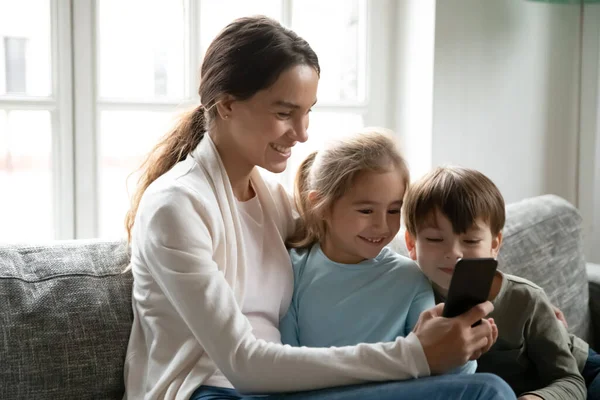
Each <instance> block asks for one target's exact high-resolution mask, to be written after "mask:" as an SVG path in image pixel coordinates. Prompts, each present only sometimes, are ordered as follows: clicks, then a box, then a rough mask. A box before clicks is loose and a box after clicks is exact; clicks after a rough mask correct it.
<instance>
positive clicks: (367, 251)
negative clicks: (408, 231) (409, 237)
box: [321, 168, 406, 264]
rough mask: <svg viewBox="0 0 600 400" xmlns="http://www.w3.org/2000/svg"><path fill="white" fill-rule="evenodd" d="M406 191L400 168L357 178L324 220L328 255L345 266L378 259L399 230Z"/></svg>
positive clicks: (322, 245) (360, 174) (325, 247)
mask: <svg viewBox="0 0 600 400" xmlns="http://www.w3.org/2000/svg"><path fill="white" fill-rule="evenodd" d="M405 189H406V188H405V184H404V179H403V177H402V175H401V173H400V172H399V171H398V169H397V168H393V169H391V170H389V171H386V172H370V171H365V172H361V173H359V174H357V176H356V177H355V179H354V183H353V185H352V186H351V188H350V190H348V191H347V192H346V193H345V194H344V196H342V197H341V198H340V199H339V200H338V201H337V202H335V203H334V204H333V207H332V208H331V210H330V211H329V212H327V214H326V215H325V216H324V220H325V224H326V234H325V238H324V240H323V242H322V243H321V247H322V249H323V252H324V253H325V255H327V257H328V258H329V259H331V260H332V261H335V262H339V263H344V264H356V263H359V262H361V261H363V260H365V259H370V258H375V257H376V256H377V255H378V254H379V253H380V252H381V250H382V249H383V247H384V246H386V245H388V244H389V243H390V242H391V241H392V239H393V238H394V237H395V236H396V234H397V233H398V231H399V230H400V209H401V207H402V199H403V198H404V191H405Z"/></svg>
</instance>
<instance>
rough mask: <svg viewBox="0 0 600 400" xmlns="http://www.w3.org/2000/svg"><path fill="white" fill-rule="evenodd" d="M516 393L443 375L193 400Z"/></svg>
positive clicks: (486, 380)
mask: <svg viewBox="0 0 600 400" xmlns="http://www.w3.org/2000/svg"><path fill="white" fill-rule="evenodd" d="M515 398H516V396H515V393H514V392H513V391H512V389H511V388H510V386H508V384H507V383H506V382H504V381H503V380H502V379H501V378H499V377H498V376H496V375H492V374H483V373H481V374H473V375H441V376H434V377H428V378H421V379H411V380H406V381H400V382H388V383H370V384H365V385H356V386H344V387H336V388H330V389H322V390H312V391H308V392H296V393H288V394H275V395H268V396H242V395H240V394H239V393H237V392H236V391H235V390H233V389H224V388H216V387H212V386H200V387H199V388H198V389H197V390H196V391H195V392H194V393H193V394H192V397H190V400H252V399H254V400H410V399H419V400H453V399H462V400H504V399H513V400H514V399H515Z"/></svg>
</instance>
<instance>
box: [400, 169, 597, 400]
mask: <svg viewBox="0 0 600 400" xmlns="http://www.w3.org/2000/svg"><path fill="white" fill-rule="evenodd" d="M403 213H404V220H405V222H406V234H405V237H406V245H407V248H408V251H409V254H410V257H411V258H412V259H413V260H415V261H417V264H419V266H420V267H421V269H422V270H423V272H424V273H425V275H427V277H428V278H429V279H430V280H431V281H432V284H433V287H434V290H435V292H436V295H437V296H438V298H439V299H440V300H441V301H443V299H444V297H445V296H446V295H447V292H448V288H449V286H450V280H451V279H452V274H453V271H454V265H455V263H456V261H457V260H458V259H459V258H481V257H494V258H495V257H496V256H497V255H498V251H499V250H500V246H501V244H502V229H503V227H504V222H505V208H504V199H503V197H502V195H501V194H500V191H499V190H498V188H497V187H496V185H494V183H493V182H492V181H491V180H490V179H488V178H487V177H486V176H485V175H483V174H482V173H480V172H478V171H474V170H471V169H466V168H459V167H443V168H437V169H435V170H434V171H432V172H430V173H429V174H427V175H425V176H424V177H423V178H422V179H420V180H419V181H418V182H416V183H415V184H414V185H412V186H411V187H410V189H409V190H408V192H407V194H406V197H405V200H404V206H403ZM489 300H490V301H492V302H493V304H494V311H493V312H492V314H490V316H489V317H490V318H493V319H494V321H495V323H496V325H497V326H498V331H499V334H498V340H497V341H496V343H495V344H494V346H493V347H492V348H491V349H490V351H489V352H488V353H486V354H484V355H483V356H482V357H481V358H480V359H479V360H478V364H479V368H478V371H480V372H492V373H495V374H497V375H499V376H500V377H502V378H503V379H504V380H506V381H507V382H508V384H509V385H510V386H511V387H512V388H513V390H514V391H515V393H516V394H517V395H518V396H521V397H519V399H522V400H526V399H527V400H529V399H531V400H533V399H540V398H541V399H546V400H548V399H565V400H566V399H570V400H576V399H581V400H584V399H586V381H585V380H584V378H583V377H582V374H581V373H580V371H582V372H583V374H584V375H586V373H589V372H590V371H591V368H593V366H592V365H591V364H590V361H592V362H593V361H594V360H593V358H594V357H593V356H591V355H590V358H592V360H589V361H588V363H586V358H587V357H588V349H589V346H588V345H587V343H585V342H584V341H583V340H581V339H579V338H577V337H574V336H571V337H570V336H569V334H568V333H567V330H566V329H565V327H564V326H563V325H562V323H560V322H559V321H558V320H557V319H556V316H555V313H554V310H553V307H552V305H551V304H550V302H549V300H548V298H547V297H546V295H545V293H544V291H543V290H542V289H541V288H540V287H538V286H537V285H535V284H533V283H531V282H529V281H527V280H525V279H521V278H518V277H515V276H511V275H508V274H503V273H501V272H497V273H496V276H495V278H494V281H493V284H492V288H491V290H490V296H489ZM590 354H592V352H590ZM584 366H585V368H584ZM586 378H587V376H586ZM590 378H591V379H593V377H590ZM589 383H590V381H588V384H589ZM591 395H592V393H590V398H591Z"/></svg>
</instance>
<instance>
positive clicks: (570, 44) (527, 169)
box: [393, 0, 600, 263]
mask: <svg viewBox="0 0 600 400" xmlns="http://www.w3.org/2000/svg"><path fill="white" fill-rule="evenodd" d="M395 15H396V20H397V26H396V32H395V42H394V43H393V46H394V48H395V49H396V60H395V67H394V72H395V76H393V78H394V80H395V83H394V84H395V89H396V98H395V104H394V109H395V115H394V117H395V120H394V125H393V126H394V128H395V129H396V130H397V132H398V133H399V134H400V136H401V137H402V138H403V141H404V144H405V148H406V151H407V155H408V159H409V163H410V165H411V170H412V172H413V175H414V176H418V175H420V174H422V173H423V172H425V171H427V170H428V169H429V168H431V166H434V165H440V164H459V165H464V166H468V167H472V168H477V169H479V170H481V171H483V172H484V173H486V174H487V175H488V176H490V177H491V178H492V179H493V180H494V181H495V182H496V183H497V184H498V186H499V187H500V189H501V190H502V192H503V194H504V196H505V198H506V200H507V202H514V201H518V200H521V199H523V198H527V197H531V196H538V195H542V194H546V193H553V194H557V195H559V196H561V197H563V198H565V199H567V200H568V201H570V202H571V203H573V204H575V205H576V206H577V207H578V208H579V210H580V212H581V214H582V217H583V229H584V234H585V238H586V256H587V259H588V260H589V261H593V262H597V263H598V262H600V96H599V94H600V89H599V84H600V71H599V69H600V4H591V5H586V6H585V8H584V13H583V15H584V23H583V26H581V23H580V21H581V7H580V6H579V5H573V4H571V5H561V4H547V3H540V2H533V1H527V0H494V1H481V0H440V1H435V0H402V1H398V2H397V3H396V10H395ZM582 28H583V31H580V29H582ZM581 50H583V53H582V52H581ZM582 54H583V57H580V56H581V55H582Z"/></svg>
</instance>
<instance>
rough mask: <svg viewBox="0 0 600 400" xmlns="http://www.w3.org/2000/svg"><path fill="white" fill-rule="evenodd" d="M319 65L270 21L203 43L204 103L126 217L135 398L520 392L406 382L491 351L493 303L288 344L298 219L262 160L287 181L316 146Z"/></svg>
mask: <svg viewBox="0 0 600 400" xmlns="http://www.w3.org/2000/svg"><path fill="white" fill-rule="evenodd" d="M319 72H320V69H319V64H318V59H317V56H316V55H315V53H314V52H313V51H312V49H311V48H310V46H309V45H308V44H307V43H306V42H305V41H304V40H303V39H301V38H299V37H298V36H297V35H296V34H295V33H293V32H292V31H290V30H288V29H285V28H283V27H282V26H281V25H279V24H278V23H277V22H275V21H272V20H270V19H267V18H265V17H256V18H242V19H239V20H236V21H234V22H233V23H231V24H230V25H228V26H227V27H226V28H225V29H224V30H223V31H222V32H221V33H220V34H219V36H218V37H217V38H216V39H215V40H214V41H213V43H212V44H211V45H210V47H209V48H208V50H207V53H206V56H205V59H204V62H203V64H202V70H201V83H200V89H199V94H200V98H201V102H202V105H201V106H199V107H197V108H196V109H195V110H194V111H192V112H191V113H190V114H189V115H187V116H185V117H184V118H183V119H182V120H181V121H180V123H179V124H178V126H177V127H176V128H175V129H174V130H173V131H172V132H171V133H170V134H169V135H167V136H166V137H165V139H164V140H163V141H162V142H161V143H159V144H158V145H157V147H156V148H155V149H154V150H153V152H152V153H151V154H150V156H149V158H148V160H147V162H146V164H145V170H144V172H143V175H142V177H141V180H140V186H139V188H138V191H137V193H136V194H135V196H134V198H133V204H132V208H131V210H130V212H129V214H128V216H127V221H126V225H127V229H128V232H129V235H130V241H131V246H132V258H131V267H132V272H133V276H134V287H133V311H134V323H133V327H132V332H131V337H130V341H129V346H128V349H127V357H126V362H125V384H126V391H127V395H126V396H127V397H129V398H131V399H141V398H144V399H158V398H160V399H189V398H193V399H214V398H220V399H223V398H225V399H239V398H242V395H241V394H240V393H278V392H279V393H289V392H298V391H307V390H314V389H322V388H332V387H339V386H344V385H352V384H359V383H366V382H381V381H401V380H406V381H404V382H395V383H390V384H381V385H366V386H361V387H350V388H348V387H346V388H334V389H329V390H326V391H313V392H309V393H297V394H290V395H282V396H279V397H285V398H288V397H289V398H311V399H312V398H332V397H333V396H337V397H336V398H344V399H352V398H362V399H365V398H366V399H369V398H377V399H386V398H394V399H402V398H404V397H402V396H408V397H407V398H413V397H415V396H427V397H426V398H435V395H439V396H440V397H443V398H449V397H448V396H449V395H450V397H452V394H453V393H456V394H457V396H458V394H459V393H460V394H461V395H463V396H464V397H462V398H469V399H480V398H481V399H484V398H485V399H496V398H498V399H500V398H514V395H513V394H512V392H511V391H510V389H509V388H508V387H507V385H506V384H505V383H504V382H503V381H501V380H499V379H498V378H496V377H494V376H492V375H485V374H482V375H471V376H465V377H456V376H453V377H452V378H446V377H443V376H442V377H436V378H427V379H419V380H407V379H410V378H417V377H426V376H428V375H430V374H437V373H442V372H444V371H446V370H449V369H451V368H453V367H456V366H458V365H461V364H463V363H465V362H466V361H467V360H468V359H475V358H477V357H478V356H479V355H480V354H481V353H482V352H484V351H487V349H489V347H490V346H491V345H492V343H493V341H494V340H495V337H496V336H497V332H495V331H494V326H493V325H492V324H491V323H490V322H489V321H484V323H483V324H481V325H480V326H479V327H476V328H471V325H472V323H473V322H475V321H477V320H479V319H480V318H482V317H484V316H485V315H487V314H488V313H489V312H490V311H491V310H492V306H491V304H490V303H484V304H482V305H480V306H478V307H476V308H474V309H473V310H471V312H470V313H468V314H465V315H464V316H462V317H461V318H455V319H445V318H440V317H439V314H440V309H439V308H436V309H432V310H429V311H426V312H424V313H423V314H422V315H421V317H420V319H419V322H418V323H417V326H416V327H415V329H414V332H413V333H411V334H410V335H408V336H407V337H406V338H398V339H397V340H396V341H394V342H391V343H378V344H361V345H358V346H353V347H343V348H318V349H317V348H292V347H290V346H283V345H281V341H280V334H279V330H278V324H279V318H280V317H281V316H282V315H283V314H284V313H285V312H286V310H287V308H288V306H289V304H290V299H291V296H292V290H293V275H292V269H291V265H290V260H289V257H288V253H287V251H286V248H285V245H284V242H285V240H286V238H288V237H289V236H290V235H291V234H292V233H293V232H294V229H295V226H294V212H293V209H292V206H291V204H290V201H289V197H288V195H287V194H286V192H285V191H284V190H283V189H282V187H281V186H280V185H274V184H268V183H267V182H265V181H264V180H263V179H262V178H261V176H260V174H259V172H258V170H257V168H256V167H262V168H265V169H267V170H269V171H271V172H275V173H277V172H282V171H283V170H284V169H285V167H286V164H287V160H288V158H289V156H290V154H291V149H292V147H293V146H294V145H295V144H296V143H297V142H304V141H306V140H307V134H306V129H307V127H308V115H309V112H310V109H311V107H312V106H313V105H314V103H315V102H316V93H317V85H318V80H319ZM207 129H208V134H206V132H207ZM434 383H435V385H432V384H434ZM469 383H471V386H467V387H465V385H466V384H469ZM234 388H235V389H234ZM323 396H325V397H323ZM273 397H274V395H273Z"/></svg>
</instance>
